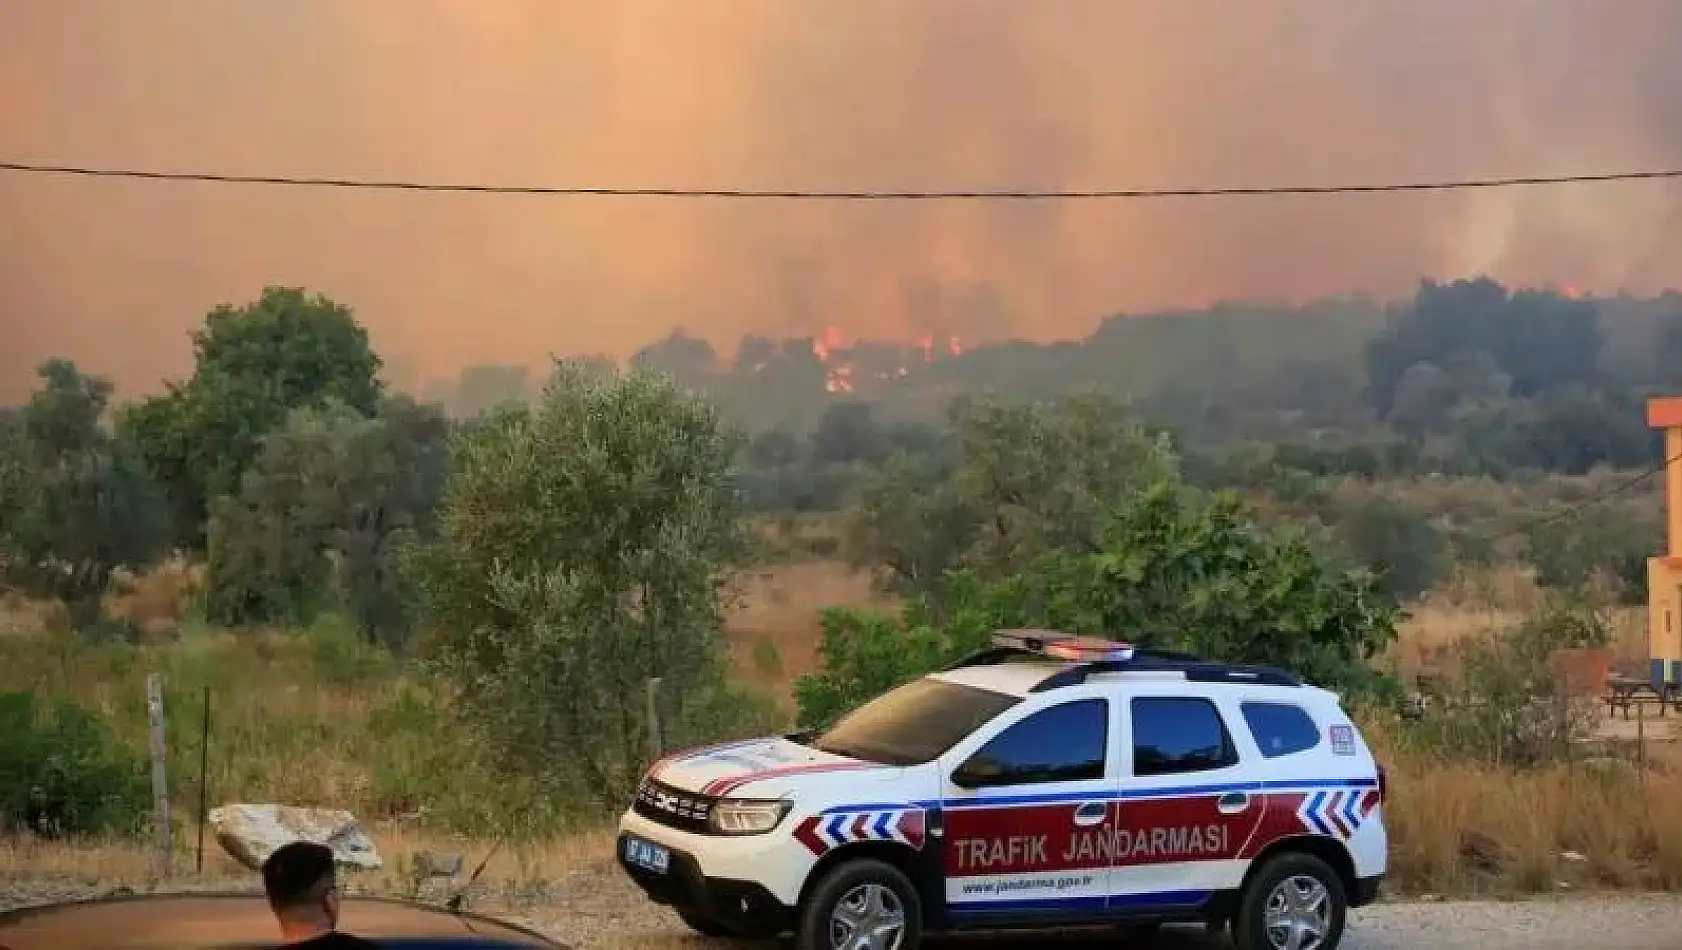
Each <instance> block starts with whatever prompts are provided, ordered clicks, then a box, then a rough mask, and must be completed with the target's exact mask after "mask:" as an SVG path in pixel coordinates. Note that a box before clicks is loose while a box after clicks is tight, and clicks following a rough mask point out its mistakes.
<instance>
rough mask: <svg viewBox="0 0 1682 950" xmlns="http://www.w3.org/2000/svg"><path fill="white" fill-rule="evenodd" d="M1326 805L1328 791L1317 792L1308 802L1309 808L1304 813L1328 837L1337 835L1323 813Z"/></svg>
mask: <svg viewBox="0 0 1682 950" xmlns="http://www.w3.org/2000/svg"><path fill="white" fill-rule="evenodd" d="M1325 807H1326V793H1325V792H1315V793H1314V797H1313V798H1312V799H1310V800H1309V802H1308V808H1307V809H1305V810H1304V811H1303V815H1304V816H1305V817H1307V819H1308V820H1309V821H1310V822H1312V823H1313V825H1314V827H1315V828H1317V829H1319V831H1320V833H1321V834H1323V835H1326V836H1327V837H1335V835H1334V834H1333V833H1332V829H1331V826H1330V825H1328V824H1326V819H1325V816H1324V814H1323V812H1324V810H1325Z"/></svg>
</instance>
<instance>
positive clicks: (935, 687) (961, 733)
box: [807, 679, 1021, 765]
mask: <svg viewBox="0 0 1682 950" xmlns="http://www.w3.org/2000/svg"><path fill="white" fill-rule="evenodd" d="M1019 702H1021V699H1020V698H1019V697H1016V696H1011V695H1009V694H1006V693H998V692H994V691H993V690H990V689H980V688H978V687H975V686H963V685H960V684H958V683H948V682H946V681H945V680H938V679H921V680H917V681H915V682H912V683H907V684H905V685H904V686H901V687H900V688H898V689H896V690H893V691H891V692H887V693H884V694H882V695H881V696H878V697H876V698H875V699H873V700H871V701H870V702H868V703H865V704H864V705H863V706H860V707H859V708H858V709H856V710H854V711H853V712H851V713H849V714H847V716H845V717H844V718H842V719H841V721H840V722H837V723H836V724H835V725H833V726H831V727H829V728H828V729H826V730H823V731H821V732H819V733H817V734H816V735H814V736H811V737H808V739H807V744H809V745H810V746H811V747H812V748H814V749H817V750H819V751H822V752H828V753H830V754H832V755H844V756H847V757H848V758H853V759H862V760H864V761H866V762H880V763H882V764H884V765H921V764H922V763H924V762H930V761H933V760H934V759H936V758H938V757H939V756H940V755H941V754H942V753H944V752H945V751H946V750H947V749H950V748H952V746H954V745H956V744H957V743H958V740H960V739H962V738H963V737H965V736H967V735H969V734H970V733H972V732H974V731H975V730H977V729H979V728H981V727H982V726H983V725H984V724H986V723H987V722H989V721H991V720H992V719H993V718H994V717H995V716H997V715H998V714H1000V713H1002V712H1004V711H1005V710H1007V709H1009V708H1010V707H1012V706H1014V705H1016V704H1017V703H1019Z"/></svg>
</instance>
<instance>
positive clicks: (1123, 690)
mask: <svg viewBox="0 0 1682 950" xmlns="http://www.w3.org/2000/svg"><path fill="white" fill-rule="evenodd" d="M994 643H995V647H994V649H990V650H987V651H984V652H982V653H979V654H977V655H975V656H972V657H970V658H968V659H966V660H964V661H962V662H960V663H958V664H956V665H954V666H952V667H951V668H949V669H947V670H944V671H942V672H939V673H935V674H932V675H930V676H926V677H923V678H922V679H920V680H916V681H914V682H911V683H908V684H906V685H904V686H901V687H899V688H898V689H895V690H893V691H891V692H889V693H887V694H885V695H883V696H880V697H878V698H877V699H875V700H873V701H872V702H870V703H868V704H866V705H864V706H863V707H861V708H859V709H858V710H856V711H855V712H853V713H851V714H850V715H848V716H846V717H845V718H843V719H841V720H840V721H839V722H837V723H836V724H835V725H833V726H831V727H828V728H826V729H822V730H816V731H813V732H809V733H804V734H798V735H793V736H787V737H783V738H768V739H755V740H751V741H746V742H734V743H729V744H726V745H720V746H713V747H710V748H706V749H700V750H694V751H690V752H684V753H678V754H675V755H671V756H668V757H666V758H665V759H662V760H661V761H659V762H657V763H655V764H654V766H653V767H652V768H651V769H650V770H649V772H648V776H647V777H646V778H645V779H644V781H643V783H642V786H641V788H640V789H639V790H638V792H637V800H636V802H635V804H634V805H633V806H632V807H631V809H630V810H629V811H627V812H626V813H625V815H624V817H623V819H622V820H621V822H620V835H619V849H618V853H619V862H620V864H621V866H622V867H623V868H624V869H625V871H626V873H628V874H629V875H630V876H631V877H632V879H634V880H635V881H636V882H637V883H638V884H639V885H640V886H641V887H642V888H643V889H644V890H645V891H646V892H647V893H648V895H649V896H650V897H651V898H652V899H653V900H655V901H657V902H659V903H662V904H669V905H671V906H672V907H673V908H674V909H675V910H677V912H678V913H679V914H680V915H681V916H682V917H683V919H684V920H685V921H686V922H687V923H688V924H689V925H690V926H692V927H693V928H695V929H696V930H698V931H700V932H701V933H704V934H708V935H712V936H732V935H735V936H769V935H773V934H777V933H783V932H787V931H790V930H792V931H794V932H795V933H796V935H797V939H798V943H797V946H798V947H799V948H801V950H867V948H868V950H914V948H916V947H917V946H918V944H919V943H920V942H921V938H922V936H923V935H924V934H925V933H929V932H937V931H939V932H944V931H957V930H999V929H1016V928H1041V927H1048V926H1066V925H1070V924H1102V923H1112V924H1118V925H1122V926H1124V927H1127V928H1130V929H1133V928H1138V929H1145V928H1150V927H1154V926H1155V925H1157V924H1161V923H1165V922H1193V921H1203V922H1206V923H1208V924H1210V925H1211V926H1217V927H1218V926H1225V925H1230V926H1231V929H1232V936H1233V939H1234V941H1235V942H1236V943H1237V945H1238V946H1239V947H1240V948H1242V950H1251V948H1277V950H1286V948H1290V950H1332V948H1335V947H1336V946H1337V944H1338V941H1339V939H1340V937H1341V936H1342V933H1343V924H1344V914H1345V911H1346V910H1347V909H1348V908H1350V907H1359V906H1361V905H1362V904H1366V903H1369V902H1371V901H1372V900H1373V899H1374V898H1375V897H1376V896H1377V893H1378V888H1379V884H1380V882H1381V881H1382V879H1383V877H1384V871H1385V861H1386V852H1387V840H1386V835H1385V830H1384V823H1383V817H1382V816H1383V804H1384V795H1385V782H1384V772H1383V769H1381V768H1380V767H1379V766H1378V765H1377V764H1376V763H1375V762H1374V761H1373V757H1372V754H1371V753H1370V752H1369V751H1368V749H1367V746H1366V743H1365V742H1363V741H1362V739H1361V735H1360V733H1359V731H1358V730H1356V728H1355V726H1354V724H1353V723H1351V722H1350V720H1349V717H1348V716H1347V715H1346V714H1345V713H1344V711H1343V710H1342V708H1341V707H1340V706H1339V703H1338V698H1337V696H1336V695H1335V694H1333V693H1330V692H1327V691H1325V690H1323V689H1319V688H1316V687H1313V686H1308V685H1304V684H1303V683H1301V682H1300V681H1299V680H1297V679H1296V678H1295V677H1293V676H1291V675H1290V674H1288V673H1286V672H1284V671H1281V670H1277V669H1272V668H1268V667H1246V666H1233V665H1228V664H1223V663H1213V662H1206V661H1202V660H1198V659H1196V658H1193V657H1187V656H1184V655H1181V654H1166V653H1156V652H1151V651H1146V650H1134V649H1132V648H1130V647H1128V646H1126V645H1125V644H1118V643H1113V642H1110V641H1106V640H1093V639H1090V638H1084V637H1074V636H1070V635H1068V634H1063V633H1057V632H1054V631H1044V630H1015V631H1000V632H999V633H998V634H996V635H995V637H994Z"/></svg>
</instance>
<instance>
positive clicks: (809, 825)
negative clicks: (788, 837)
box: [794, 815, 829, 855]
mask: <svg viewBox="0 0 1682 950" xmlns="http://www.w3.org/2000/svg"><path fill="white" fill-rule="evenodd" d="M818 824H819V819H818V817H817V816H816V815H813V816H812V817H810V818H808V819H806V820H805V821H803V822H801V823H800V826H799V827H797V828H795V829H794V840H796V841H798V842H800V843H801V844H803V845H805V846H806V850H807V851H810V852H812V853H813V854H816V855H822V854H823V853H824V852H825V851H828V850H829V842H827V841H825V840H823V839H822V838H820V837H818Z"/></svg>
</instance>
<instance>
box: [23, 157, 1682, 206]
mask: <svg viewBox="0 0 1682 950" xmlns="http://www.w3.org/2000/svg"><path fill="white" fill-rule="evenodd" d="M0 171H9V172H19V173H26V174H39V175H61V176H77V177H84V178H128V179H140V180H146V181H173V182H208V183H215V184H232V185H277V186H290V187H305V188H350V189H360V190H377V191H433V192H465V193H472V194H494V195H537V196H547V197H612V198H717V199H774V200H782V201H1091V200H1106V199H1148V198H1237V197H1254V196H1282V195H1335V194H1373V193H1381V192H1407V191H1467V190H1471V189H1483V188H1527V187H1540V186H1549V185H1575V184H1593V183H1598V182H1618V181H1652V180H1658V179H1676V178H1682V169H1671V170H1660V171H1629V172H1605V173H1601V174H1588V175H1539V176H1514V177H1505V178H1464V179H1447V180H1439V181H1414V182H1384V183H1376V184H1346V185H1270V186H1265V187H1249V188H1126V189H1113V190H1097V191H1086V190H1080V191H1023V190H998V191H967V190H966V191H806V190H780V189H736V188H615V187H572V186H545V185H485V184H468V183H456V182H422V181H403V180H395V179H384V180H381V179H357V178H308V177H292V176H281V175H232V174H220V173H211V172H161V171H149V170H145V169H137V168H94V167H85V166H72V165H33V164H28V163H24V162H0Z"/></svg>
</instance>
